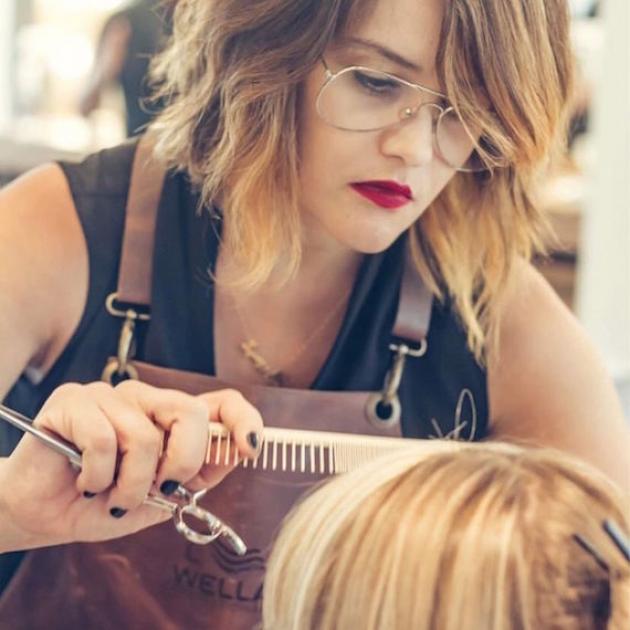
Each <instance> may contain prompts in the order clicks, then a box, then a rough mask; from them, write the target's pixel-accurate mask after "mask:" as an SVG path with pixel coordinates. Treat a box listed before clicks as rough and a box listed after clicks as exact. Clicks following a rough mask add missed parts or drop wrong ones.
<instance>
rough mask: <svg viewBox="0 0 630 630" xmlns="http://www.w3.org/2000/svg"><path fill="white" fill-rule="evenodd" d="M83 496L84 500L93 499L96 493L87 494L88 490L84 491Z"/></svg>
mask: <svg viewBox="0 0 630 630" xmlns="http://www.w3.org/2000/svg"><path fill="white" fill-rule="evenodd" d="M83 496H84V497H85V498H86V499H93V498H94V497H95V496H96V492H89V491H88V490H86V491H85V492H84V493H83Z"/></svg>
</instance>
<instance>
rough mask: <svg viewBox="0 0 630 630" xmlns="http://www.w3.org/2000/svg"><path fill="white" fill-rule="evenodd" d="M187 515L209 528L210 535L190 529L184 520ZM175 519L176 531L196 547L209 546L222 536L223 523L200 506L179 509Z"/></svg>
mask: <svg viewBox="0 0 630 630" xmlns="http://www.w3.org/2000/svg"><path fill="white" fill-rule="evenodd" d="M187 514H189V515H190V516H192V517H193V518H195V519H197V520H198V521H201V522H202V523H203V524H204V525H205V526H206V527H207V529H208V532H209V533H208V534H202V533H201V532H198V531H197V530H195V529H193V528H192V527H190V526H189V525H188V524H187V523H186V521H185V520H184V516H185V515H187ZM173 519H174V520H175V529H176V530H177V531H178V532H179V533H180V534H181V535H182V536H184V537H185V538H186V540H188V541H190V542H192V543H195V544H196V545H207V544H209V543H211V542H212V541H213V540H216V539H217V538H218V537H219V536H220V535H221V531H222V525H223V523H222V522H221V521H220V520H219V519H218V518H217V517H216V516H214V515H212V514H210V512H208V511H207V510H204V509H203V508H200V507H199V506H198V505H184V506H181V507H177V508H176V509H175V513H174V514H173Z"/></svg>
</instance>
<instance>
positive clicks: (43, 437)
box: [0, 404, 81, 468]
mask: <svg viewBox="0 0 630 630" xmlns="http://www.w3.org/2000/svg"><path fill="white" fill-rule="evenodd" d="M0 420H4V421H5V422H8V423H9V424H11V425H13V426H14V427H16V428H18V429H20V431H24V433H30V434H31V435H34V436H35V437H36V438H37V439H39V440H40V441H42V442H43V443H44V444H45V445H46V446H48V447H49V448H51V449H52V450H53V451H56V452H57V453H59V454H60V455H63V456H64V457H67V458H68V460H69V461H70V463H71V464H73V465H74V466H77V467H78V468H81V453H80V452H79V451H78V450H77V449H76V448H75V447H74V446H72V445H71V444H69V443H68V442H66V441H65V440H62V439H61V438H60V437H57V436H56V435H54V434H53V433H51V432H50V431H46V430H45V429H38V428H36V427H34V426H33V421H32V420H31V419H30V418H27V417H26V416H23V415H22V414H21V413H18V412H17V411H14V410H13V409H9V407H6V406H5V405H2V404H0Z"/></svg>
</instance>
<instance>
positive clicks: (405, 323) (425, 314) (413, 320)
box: [392, 253, 433, 345]
mask: <svg viewBox="0 0 630 630" xmlns="http://www.w3.org/2000/svg"><path fill="white" fill-rule="evenodd" d="M432 305H433V295H432V293H431V291H429V289H428V287H427V286H426V284H425V283H424V282H423V281H422V278H421V277H420V274H419V273H418V270H417V269H416V268H415V266H414V264H413V261H412V259H411V256H410V255H409V254H408V253H407V255H406V256H405V267H404V270H403V274H402V281H401V284H400V297H399V298H398V313H397V314H396V321H395V323H394V329H393V331H392V335H393V336H394V337H396V338H397V339H406V340H407V341H411V342H414V343H417V344H420V345H421V344H422V343H423V342H424V340H425V338H426V336H427V333H428V332H429V324H430V322H431V308H432Z"/></svg>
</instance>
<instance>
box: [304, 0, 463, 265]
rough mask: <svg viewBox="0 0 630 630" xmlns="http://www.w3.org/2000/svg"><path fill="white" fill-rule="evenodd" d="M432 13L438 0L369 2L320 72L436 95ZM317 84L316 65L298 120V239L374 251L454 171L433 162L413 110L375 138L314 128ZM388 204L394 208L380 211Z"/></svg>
mask: <svg viewBox="0 0 630 630" xmlns="http://www.w3.org/2000/svg"><path fill="white" fill-rule="evenodd" d="M442 11H443V9H442V0H378V1H377V2H376V5H375V8H374V10H373V11H372V12H370V14H369V15H368V16H367V17H366V19H365V20H364V21H363V23H362V24H361V26H360V27H358V28H357V29H356V30H355V31H354V32H351V33H349V34H348V36H347V38H346V39H345V40H344V41H342V42H338V43H336V44H335V45H334V46H331V48H330V49H329V50H328V51H326V54H325V55H324V59H325V61H326V64H327V65H328V67H329V68H330V69H331V71H332V72H337V71H338V70H340V69H342V68H344V67H347V66H350V65H360V66H367V67H369V68H373V69H375V70H380V71H385V72H388V73H391V74H394V75H396V76H399V77H401V78H403V79H406V80H407V81H410V82H412V83H419V84H422V85H423V86H426V87H428V88H431V89H433V90H436V91H441V90H440V85H439V84H438V79H437V76H436V70H435V60H436V54H437V49H438V44H439V36H440V28H441V23H442ZM325 79H326V75H325V68H324V65H323V64H319V65H318V66H317V67H316V68H315V69H314V70H313V71H312V72H311V73H310V75H309V76H308V77H307V80H306V83H305V87H304V93H303V97H304V98H303V99H302V106H301V111H300V160H301V163H300V183H301V190H300V194H301V208H302V211H303V219H304V224H305V228H306V236H307V239H309V238H310V239H316V238H318V237H322V236H323V237H324V240H329V239H331V238H332V239H333V241H336V242H337V243H338V244H341V245H342V246H343V247H345V248H348V249H351V250H354V251H356V252H362V253H375V252H379V251H382V250H384V249H386V248H387V247H389V245H391V244H392V243H393V241H394V240H395V239H396V238H397V237H398V236H399V235H400V234H401V233H402V232H404V231H405V230H406V229H407V228H408V227H409V226H410V225H411V224H412V223H414V222H415V221H416V219H418V217H419V216H420V215H421V214H422V213H423V212H424V210H425V209H426V208H427V206H428V205H429V204H430V203H431V201H433V199H435V197H436V196H437V195H438V194H439V193H440V191H441V190H442V189H443V188H444V186H445V185H446V184H447V182H448V181H449V180H450V178H451V177H453V175H454V174H455V170H454V169H453V168H451V167H450V166H448V165H447V164H446V163H445V162H444V161H442V160H441V159H440V158H439V157H437V156H436V155H435V152H434V148H433V139H432V131H431V123H430V116H427V115H426V113H423V110H421V112H420V113H419V114H418V115H416V116H415V117H412V118H409V119H406V120H403V121H401V122H399V123H398V124H394V125H393V126H389V127H387V128H385V129H380V130H378V131H367V132H365V131H364V132H357V131H345V130H340V129H338V128H335V127H333V126H331V125H329V124H327V123H326V122H324V120H322V118H321V117H320V116H319V114H318V113H317V110H316V100H317V96H318V93H319V90H320V88H321V86H322V85H323V83H324V81H325ZM374 182H390V183H392V182H393V183H396V184H399V185H404V186H408V187H409V189H410V193H411V199H409V200H407V202H406V203H404V202H405V197H406V196H407V195H406V194H402V195H400V194H394V193H392V187H391V186H390V187H388V186H387V185H386V186H385V189H382V188H381V189H379V186H380V185H381V184H379V186H376V187H375V186H374V185H373V183H374ZM369 183H371V184H369ZM393 189H394V190H395V185H394V186H393ZM403 190H404V189H403ZM399 192H400V191H399ZM407 193H409V191H407ZM401 196H402V198H401ZM399 203H401V204H402V205H398V204H399ZM391 205H394V206H397V207H394V208H392V207H386V206H391Z"/></svg>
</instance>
